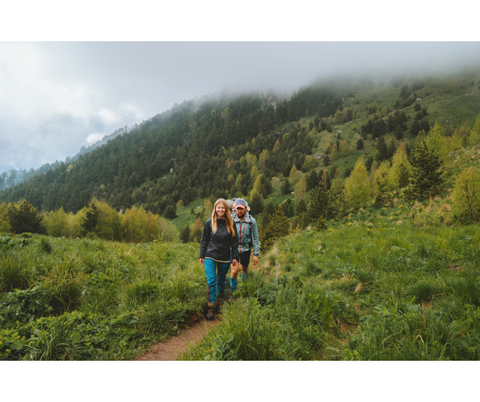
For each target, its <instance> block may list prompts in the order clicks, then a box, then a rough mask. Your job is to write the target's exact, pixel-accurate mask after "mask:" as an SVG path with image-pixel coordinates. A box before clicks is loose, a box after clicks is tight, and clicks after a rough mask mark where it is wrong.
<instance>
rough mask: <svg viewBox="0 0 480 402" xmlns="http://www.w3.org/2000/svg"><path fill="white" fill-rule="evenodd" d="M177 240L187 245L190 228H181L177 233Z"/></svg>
mask: <svg viewBox="0 0 480 402" xmlns="http://www.w3.org/2000/svg"><path fill="white" fill-rule="evenodd" d="M178 238H179V239H180V241H181V242H182V243H188V241H189V240H190V226H188V225H186V226H184V227H182V228H181V229H180V232H179V233H178Z"/></svg>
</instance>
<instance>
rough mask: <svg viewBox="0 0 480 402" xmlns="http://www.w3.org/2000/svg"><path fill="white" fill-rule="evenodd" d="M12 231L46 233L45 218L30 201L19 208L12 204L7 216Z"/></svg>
mask: <svg viewBox="0 0 480 402" xmlns="http://www.w3.org/2000/svg"><path fill="white" fill-rule="evenodd" d="M6 216H7V218H8V222H9V224H10V227H11V230H12V231H13V232H15V233H24V232H30V233H44V232H45V228H44V227H43V225H42V220H43V217H42V216H41V215H40V214H39V213H38V211H37V210H36V209H35V207H34V206H33V205H32V204H31V203H29V202H28V201H23V202H22V203H21V204H20V205H19V206H18V207H17V206H15V205H13V204H11V205H10V207H9V208H8V211H7V214H6Z"/></svg>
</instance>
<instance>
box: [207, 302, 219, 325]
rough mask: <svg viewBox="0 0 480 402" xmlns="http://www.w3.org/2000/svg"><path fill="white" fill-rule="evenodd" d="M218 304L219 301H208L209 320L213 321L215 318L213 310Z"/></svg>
mask: <svg viewBox="0 0 480 402" xmlns="http://www.w3.org/2000/svg"><path fill="white" fill-rule="evenodd" d="M216 304H217V303H208V304H207V306H208V310H207V317H206V318H207V320H208V321H211V320H213V318H214V316H213V311H214V310H215V307H216Z"/></svg>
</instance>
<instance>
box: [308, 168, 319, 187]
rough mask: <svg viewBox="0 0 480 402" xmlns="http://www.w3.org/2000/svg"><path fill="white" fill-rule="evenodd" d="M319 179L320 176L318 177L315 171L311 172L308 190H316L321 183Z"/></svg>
mask: <svg viewBox="0 0 480 402" xmlns="http://www.w3.org/2000/svg"><path fill="white" fill-rule="evenodd" d="M319 181H320V180H319V178H318V175H317V172H316V171H315V169H314V170H312V171H311V172H310V174H309V175H308V179H307V189H308V190H311V189H312V188H314V187H315V186H316V185H317V184H318V182H319Z"/></svg>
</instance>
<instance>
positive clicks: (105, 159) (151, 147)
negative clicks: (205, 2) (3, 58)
mask: <svg viewBox="0 0 480 402" xmlns="http://www.w3.org/2000/svg"><path fill="white" fill-rule="evenodd" d="M479 82H480V73H479V72H470V71H469V72H465V73H463V74H458V75H455V76H449V77H422V78H405V77H403V78H394V79H390V80H389V81H387V80H381V79H377V80H376V81H375V80H373V79H363V80H360V79H357V80H349V79H345V78H342V79H340V78H336V79H330V80H324V81H319V82H316V83H314V84H312V85H311V86H308V87H304V88H301V89H299V90H298V91H297V92H296V93H294V94H293V95H292V97H291V98H289V99H282V98H281V97H279V96H277V95H275V94H274V93H267V94H261V93H251V94H244V95H241V96H237V97H232V96H230V97H229V96H226V95H224V96H222V97H219V98H216V99H210V100H208V101H203V102H201V103H198V102H194V101H186V102H184V103H183V104H181V105H176V106H175V107H174V108H172V109H171V110H170V111H168V112H165V113H163V114H161V115H157V116H155V117H153V118H151V119H149V120H148V121H145V122H143V123H142V124H141V125H140V126H138V128H137V129H136V130H134V131H132V132H130V133H128V134H124V135H121V136H117V137H115V138H114V139H111V140H110V141H108V143H107V144H105V145H102V146H101V147H99V148H97V149H95V150H93V151H91V152H90V153H88V154H86V155H80V156H79V158H78V161H76V162H72V163H71V164H69V165H67V164H64V163H62V164H61V165H60V166H58V167H57V168H55V169H53V170H50V171H48V172H46V173H44V174H41V175H36V176H34V177H31V178H30V179H29V180H28V181H27V182H26V183H22V184H20V185H18V186H14V187H11V188H9V189H7V190H4V191H2V192H0V202H5V203H15V202H19V201H21V200H23V199H26V200H29V201H30V202H31V203H32V204H33V205H34V206H35V207H36V208H37V209H38V210H39V211H42V212H47V211H54V210H58V209H60V208H63V210H64V211H65V212H67V213H74V214H75V213H77V212H78V211H80V210H82V209H83V208H85V207H86V206H88V205H89V203H90V201H91V200H92V198H94V197H95V199H97V200H98V201H100V202H106V203H107V204H108V205H109V206H110V207H112V208H114V209H115V210H116V211H117V212H118V211H120V210H122V211H124V212H125V211H126V210H128V209H130V208H131V207H132V206H134V205H135V206H136V207H137V208H140V207H143V208H144V209H145V210H147V211H151V212H152V213H154V214H158V215H163V216H165V217H166V218H168V219H175V218H176V216H177V215H179V216H180V218H177V219H176V220H175V221H174V222H176V224H177V226H178V227H180V226H182V225H184V224H191V223H193V222H194V220H195V218H196V215H197V211H196V210H197V209H198V208H197V207H198V206H203V200H205V199H210V201H214V200H215V199H216V198H219V197H224V198H233V197H239V196H244V197H247V198H252V195H253V193H252V190H253V189H254V187H255V186H256V192H259V193H260V195H261V197H262V198H263V199H264V200H267V199H272V200H274V201H283V200H285V199H286V197H284V196H283V195H282V194H281V191H280V183H281V181H282V179H283V177H290V176H291V174H292V168H294V167H295V169H296V170H297V176H296V177H293V178H292V177H290V179H291V180H292V181H293V182H292V186H291V190H292V191H293V190H294V185H295V184H296V182H298V181H299V179H300V178H301V177H302V176H303V174H308V175H309V176H310V174H311V173H312V172H313V171H315V172H316V173H318V174H322V173H321V170H322V169H326V170H328V176H329V181H330V182H332V181H333V179H334V178H335V174H337V175H339V177H340V178H341V179H342V180H344V179H346V178H347V177H348V176H349V175H350V173H351V171H352V169H353V168H354V166H355V163H356V161H357V160H358V158H359V157H360V156H362V157H363V160H364V162H365V163H366V165H367V170H369V171H370V173H371V174H372V175H373V172H374V171H376V170H377V169H378V167H379V165H380V164H381V163H382V161H383V160H391V158H392V157H393V154H394V153H395V151H396V150H397V149H398V148H399V147H400V145H402V144H403V145H405V146H406V151H407V154H409V153H410V152H411V150H412V149H413V148H414V147H415V142H416V140H417V136H418V134H419V133H420V135H423V134H422V133H424V134H428V132H429V130H430V128H431V127H433V126H434V125H435V123H437V125H438V126H439V127H441V128H442V129H443V135H444V136H445V137H446V138H450V137H451V136H453V134H455V133H457V134H458V135H459V136H461V137H462V141H463V144H464V145H466V144H467V143H468V138H467V137H468V135H469V133H470V132H471V130H470V127H471V126H473V124H474V122H475V119H476V116H477V115H478V114H479V112H480V96H479V95H480V90H479ZM380 123H382V124H380ZM382 127H383V128H382ZM422 130H423V131H422ZM360 138H362V142H363V147H359V146H358V141H359V139H360ZM382 141H383V142H385V147H384V149H383V150H382V152H380V151H379V142H382ZM335 149H336V150H335ZM327 157H328V159H329V162H328V163H327V162H326V161H325V159H327ZM295 169H294V170H295ZM337 169H338V173H336V171H337ZM257 179H258V180H260V183H257V185H255V182H256V181H257ZM317 183H318V181H317ZM259 186H260V187H259ZM306 190H307V194H308V191H309V190H310V188H307V189H306ZM272 191H273V192H272ZM275 194H276V195H275ZM272 197H273V198H272ZM291 198H293V197H291ZM294 201H295V202H298V201H299V199H297V198H295V200H294ZM182 205H183V208H182ZM192 208H193V209H194V213H193V214H191V213H190V212H191V211H192ZM261 210H262V207H261V206H260V207H259V208H257V211H254V212H255V213H260V212H261ZM187 213H188V215H187Z"/></svg>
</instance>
